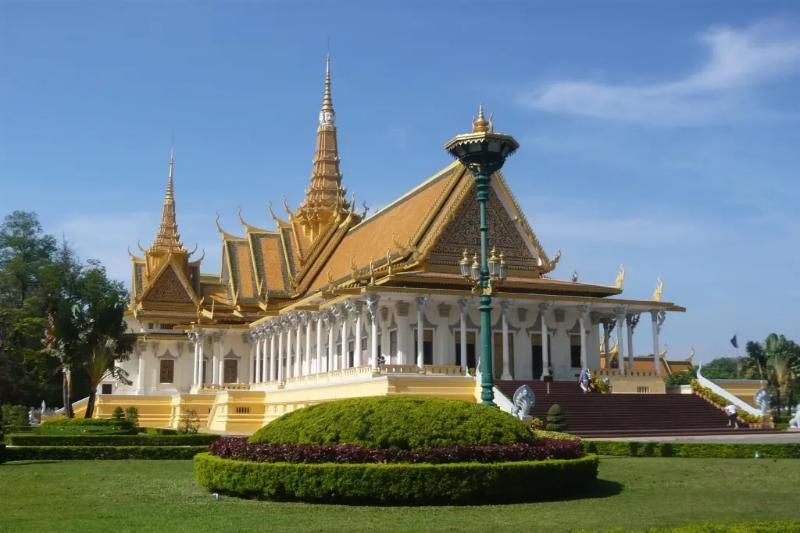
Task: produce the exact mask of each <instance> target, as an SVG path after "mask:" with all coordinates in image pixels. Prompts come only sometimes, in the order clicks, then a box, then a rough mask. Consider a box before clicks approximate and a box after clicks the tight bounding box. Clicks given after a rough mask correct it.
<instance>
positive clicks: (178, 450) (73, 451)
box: [5, 446, 208, 461]
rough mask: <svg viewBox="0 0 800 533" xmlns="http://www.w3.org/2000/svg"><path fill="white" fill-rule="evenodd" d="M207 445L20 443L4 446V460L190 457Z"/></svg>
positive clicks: (205, 449)
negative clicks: (22, 444)
mask: <svg viewBox="0 0 800 533" xmlns="http://www.w3.org/2000/svg"><path fill="white" fill-rule="evenodd" d="M207 450H208V446H20V447H8V448H6V451H5V458H6V461H41V460H69V459H90V460H91V459H191V458H192V457H194V456H195V455H197V454H198V453H203V452H205V451H207Z"/></svg>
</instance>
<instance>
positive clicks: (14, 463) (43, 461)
mask: <svg viewBox="0 0 800 533" xmlns="http://www.w3.org/2000/svg"><path fill="white" fill-rule="evenodd" d="M63 462H64V461H59V460H57V459H38V460H30V461H9V462H7V463H3V464H2V465H1V466H0V468H2V467H4V466H28V465H44V464H48V463H63Z"/></svg>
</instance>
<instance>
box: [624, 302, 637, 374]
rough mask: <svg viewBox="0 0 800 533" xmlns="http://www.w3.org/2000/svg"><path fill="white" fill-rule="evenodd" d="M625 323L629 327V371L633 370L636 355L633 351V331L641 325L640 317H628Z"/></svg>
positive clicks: (634, 315) (633, 315) (631, 315)
mask: <svg viewBox="0 0 800 533" xmlns="http://www.w3.org/2000/svg"><path fill="white" fill-rule="evenodd" d="M625 323H626V325H627V327H628V331H627V333H628V369H630V370H633V357H634V355H635V353H636V352H635V351H634V349H633V331H634V330H635V329H636V325H637V324H638V323H639V315H638V314H629V315H627V316H626V317H625Z"/></svg>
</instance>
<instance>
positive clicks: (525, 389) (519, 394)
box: [511, 385, 536, 420]
mask: <svg viewBox="0 0 800 533" xmlns="http://www.w3.org/2000/svg"><path fill="white" fill-rule="evenodd" d="M511 403H513V404H514V406H513V407H512V408H511V414H512V415H514V416H516V417H517V418H519V419H520V420H527V419H529V418H530V417H531V411H532V410H533V405H534V403H536V397H535V396H534V394H533V389H531V388H530V387H529V386H528V385H523V386H521V387H520V388H518V389H517V390H516V392H514V397H513V398H512V399H511Z"/></svg>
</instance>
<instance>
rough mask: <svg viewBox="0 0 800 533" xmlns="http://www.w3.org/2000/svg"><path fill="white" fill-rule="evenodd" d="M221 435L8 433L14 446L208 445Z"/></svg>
mask: <svg viewBox="0 0 800 533" xmlns="http://www.w3.org/2000/svg"><path fill="white" fill-rule="evenodd" d="M218 438H219V435H209V434H204V433H194V434H192V435H150V434H139V435H102V434H101V435H96V434H88V435H37V434H31V433H15V434H11V435H6V442H7V443H8V444H11V445H13V446H201V445H202V446H208V445H209V444H211V443H212V442H214V441H215V440H217V439H218Z"/></svg>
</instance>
